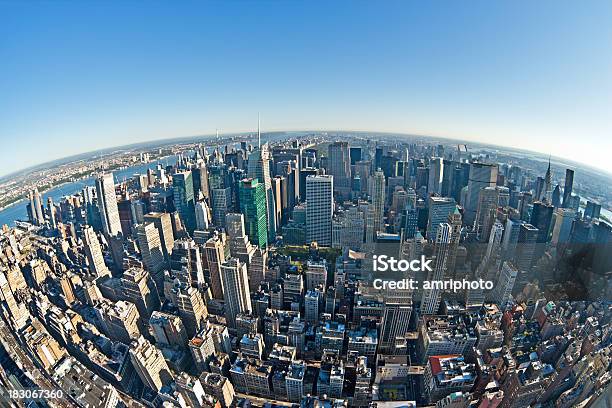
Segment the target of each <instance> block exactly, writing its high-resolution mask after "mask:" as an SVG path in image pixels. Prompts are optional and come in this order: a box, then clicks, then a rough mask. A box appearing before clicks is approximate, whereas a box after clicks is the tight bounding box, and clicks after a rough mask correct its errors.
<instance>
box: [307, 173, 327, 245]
mask: <svg viewBox="0 0 612 408" xmlns="http://www.w3.org/2000/svg"><path fill="white" fill-rule="evenodd" d="M333 191H334V177H333V176H330V175H320V176H308V177H306V239H307V241H308V242H313V241H316V242H317V243H318V244H319V245H322V246H331V243H332V216H333V212H334V199H333Z"/></svg>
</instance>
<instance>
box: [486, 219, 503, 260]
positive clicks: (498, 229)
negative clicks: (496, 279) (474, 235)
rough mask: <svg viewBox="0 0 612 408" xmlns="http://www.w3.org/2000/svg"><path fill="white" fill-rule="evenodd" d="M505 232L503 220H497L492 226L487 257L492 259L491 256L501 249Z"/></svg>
mask: <svg viewBox="0 0 612 408" xmlns="http://www.w3.org/2000/svg"><path fill="white" fill-rule="evenodd" d="M503 234H504V226H503V224H502V223H501V222H499V221H495V224H493V227H491V233H490V234H489V242H488V243H487V252H486V255H485V256H486V258H487V259H491V256H492V255H494V254H495V253H496V252H499V251H500V250H501V243H502V236H503Z"/></svg>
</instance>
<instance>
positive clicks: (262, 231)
mask: <svg viewBox="0 0 612 408" xmlns="http://www.w3.org/2000/svg"><path fill="white" fill-rule="evenodd" d="M239 195H240V212H242V214H243V215H244V224H245V228H246V233H247V235H248V236H249V240H250V241H251V242H252V243H253V244H255V245H257V246H259V247H260V248H265V247H267V246H268V225H267V219H266V189H265V186H264V184H263V183H260V182H259V181H258V180H257V179H252V178H247V179H244V180H241V181H240V189H239Z"/></svg>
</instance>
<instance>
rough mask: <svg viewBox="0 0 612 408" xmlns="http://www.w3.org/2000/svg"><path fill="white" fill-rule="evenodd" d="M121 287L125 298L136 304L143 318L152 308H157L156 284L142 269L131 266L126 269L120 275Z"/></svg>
mask: <svg viewBox="0 0 612 408" xmlns="http://www.w3.org/2000/svg"><path fill="white" fill-rule="evenodd" d="M121 288H122V289H123V297H124V298H125V300H127V301H129V302H132V303H134V304H135V305H136V308H137V309H138V313H139V314H140V316H141V317H142V318H143V319H148V318H149V317H150V316H151V313H153V311H154V310H157V309H159V306H160V301H159V294H158V292H157V285H156V284H155V281H154V280H153V279H152V278H151V275H149V272H147V271H145V270H144V269H142V268H137V267H132V268H129V269H128V270H126V271H125V272H124V273H123V275H122V276H121Z"/></svg>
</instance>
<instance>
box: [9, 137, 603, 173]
mask: <svg viewBox="0 0 612 408" xmlns="http://www.w3.org/2000/svg"><path fill="white" fill-rule="evenodd" d="M256 132H257V131H256V130H250V131H248V130H238V131H235V132H223V133H221V132H220V133H219V136H221V137H230V136H241V135H249V134H253V135H255V134H256ZM287 132H304V133H314V134H317V133H329V132H338V133H372V134H374V135H373V136H378V135H380V136H383V135H396V136H406V137H418V138H428V139H433V140H435V139H439V140H446V141H449V142H450V141H457V142H463V143H465V144H466V145H467V146H468V148H469V146H470V143H472V144H474V145H476V146H479V147H489V148H502V149H510V150H514V151H518V152H524V153H531V154H535V155H540V156H541V157H542V158H546V157H549V156H550V157H551V158H552V159H555V160H553V161H556V162H560V161H565V162H568V163H567V164H569V165H572V166H584V168H585V169H589V170H591V171H600V172H603V173H605V176H607V177H610V178H612V171H611V170H606V169H603V168H601V167H599V166H594V165H593V164H587V163H585V162H584V161H578V160H576V159H572V158H569V157H564V156H559V155H557V154H550V153H545V152H542V151H537V150H531V149H528V148H523V147H519V146H511V145H504V144H495V143H491V142H486V141H481V140H469V139H462V138H458V137H452V136H441V135H431V134H423V133H407V132H404V131H393V130H387V131H380V130H368V129H332V128H329V129H304V128H302V129H297V128H295V129H271V130H267V131H263V132H262V135H266V134H270V133H287ZM215 136H216V133H214V132H213V133H202V134H194V135H186V136H171V137H161V138H154V139H149V140H138V141H134V142H131V143H126V144H119V145H106V146H102V147H100V148H96V149H92V150H85V151H81V152H77V153H73V154H69V155H66V156H60V157H56V158H52V159H50V160H47V161H44V162H39V163H35V164H32V165H30V166H27V167H23V168H21V169H18V170H15V171H12V172H10V173H5V174H2V173H0V179H5V178H7V179H8V178H11V177H12V176H19V175H20V174H23V173H26V172H28V171H35V170H36V169H37V168H39V167H45V166H47V165H49V167H47V168H50V167H51V165H52V164H53V163H54V162H58V161H64V160H66V163H71V161H68V160H69V159H71V158H77V157H79V156H84V155H89V154H95V153H97V152H102V151H105V150H110V149H124V148H129V147H131V146H138V145H144V144H155V143H156V142H158V143H166V142H173V141H177V144H180V142H179V141H181V140H188V139H198V138H209V137H215ZM383 139H384V138H383ZM194 141H196V140H194ZM201 142H204V141H201ZM75 161H77V160H76V159H75Z"/></svg>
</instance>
